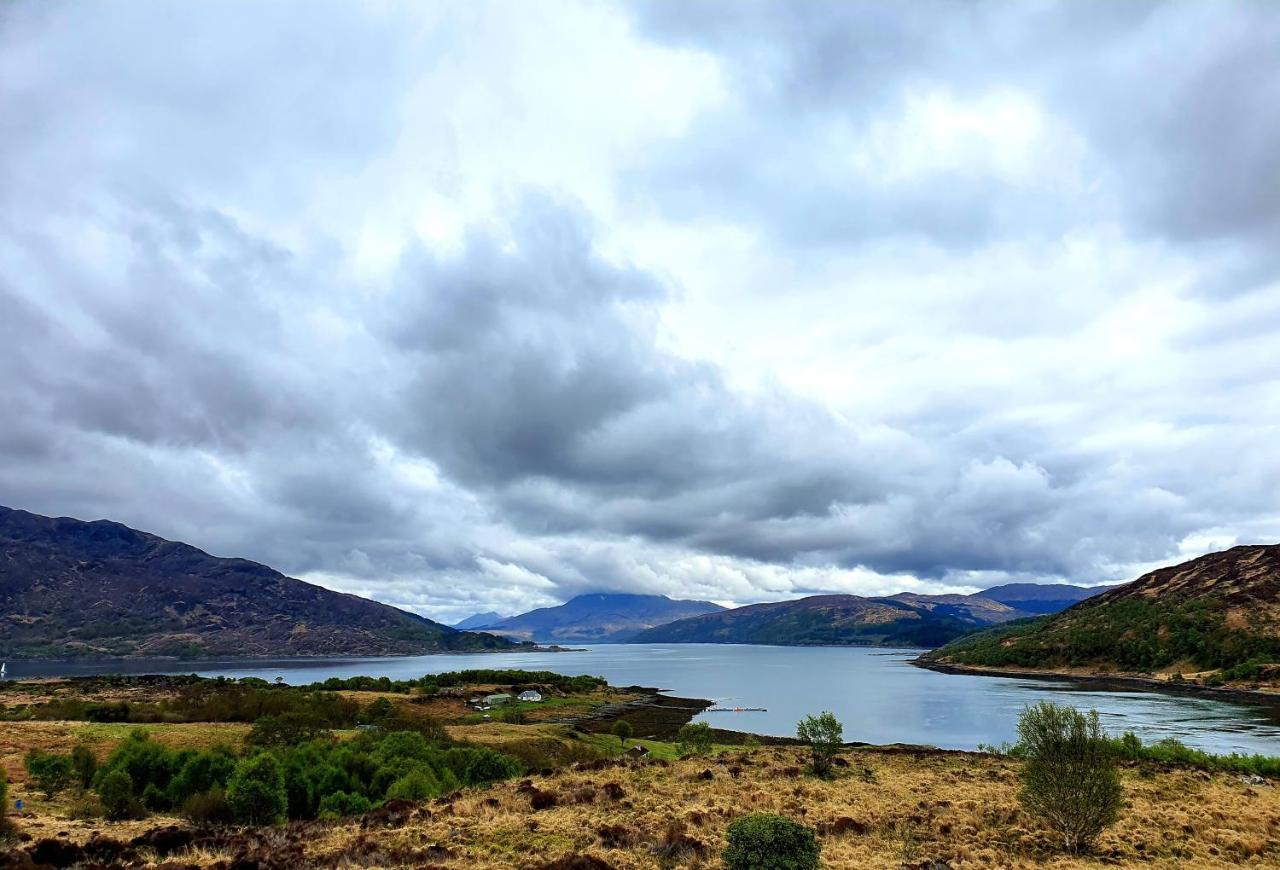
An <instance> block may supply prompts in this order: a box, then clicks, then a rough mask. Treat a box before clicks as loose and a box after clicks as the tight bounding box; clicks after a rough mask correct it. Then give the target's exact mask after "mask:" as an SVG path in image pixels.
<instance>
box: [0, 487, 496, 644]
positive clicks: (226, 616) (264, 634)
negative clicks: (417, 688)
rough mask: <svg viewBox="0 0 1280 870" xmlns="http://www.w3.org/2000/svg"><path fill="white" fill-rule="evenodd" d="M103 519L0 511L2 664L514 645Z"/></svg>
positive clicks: (6, 509) (265, 567) (259, 565)
mask: <svg viewBox="0 0 1280 870" xmlns="http://www.w3.org/2000/svg"><path fill="white" fill-rule="evenodd" d="M517 646H518V645H517V644H515V643H512V642H511V641H509V640H506V639H504V638H500V637H497V636H495V635H491V634H481V633H476V632H468V631H458V630H456V629H453V628H449V627H448V626H444V625H441V624H439V623H436V622H432V621H431V620H429V619H425V618H423V617H421V616H417V615H416V614H412V613H407V612H405V611H403V610H399V609H397V608H395V607H391V606H389V605H386V604H381V603H379V602H377V601H370V600H369V599H366V598H360V597H358V596H355V595H347V594H343V593H340V592H334V591H332V590H330V589H325V588H323V587H321V586H316V585H314V584H311V583H306V582H303V581H301V580H296V579H294V578H292V577H286V576H285V575H284V574H281V573H280V572H279V571H276V570H274V569H272V568H268V567H267V566H266V565H261V564H258V563H257V562H250V561H248V560H246V559H224V558H219V557H217V556H211V555H209V554H208V553H206V552H204V551H203V550H198V549H196V548H195V547H192V546H190V545H188V544H183V543H179V542H176V541H167V540H165V539H164V538H160V537H157V536H155V535H151V534H147V533H146V532H140V531H137V530H135V529H131V528H129V527H127V526H123V525H121V524H120V523H114V522H110V521H107V520H97V521H94V522H84V521H81V520H76V519H71V518H68V517H59V518H52V517H45V516H40V515H38V514H32V513H28V512H26V511H19V510H11V509H9V508H6V507H0V656H3V657H6V658H111V657H120V656H149V655H156V656H182V657H193V656H204V655H216V656H265V655H407V654H417V653H428V652H439V651H445V650H450V651H453V650H487V649H513V648H516V647H517Z"/></svg>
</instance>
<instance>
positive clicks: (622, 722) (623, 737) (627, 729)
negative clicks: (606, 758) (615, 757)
mask: <svg viewBox="0 0 1280 870" xmlns="http://www.w3.org/2000/svg"><path fill="white" fill-rule="evenodd" d="M609 730H610V731H612V732H613V736H614V737H617V738H618V742H619V743H621V744H622V745H623V746H626V745H627V741H628V740H630V739H631V735H632V734H634V733H635V732H634V731H633V730H632V728H631V723H630V722H628V721H627V720H626V719H619V720H618V721H617V722H614V723H613V727H612V728H610V729H609Z"/></svg>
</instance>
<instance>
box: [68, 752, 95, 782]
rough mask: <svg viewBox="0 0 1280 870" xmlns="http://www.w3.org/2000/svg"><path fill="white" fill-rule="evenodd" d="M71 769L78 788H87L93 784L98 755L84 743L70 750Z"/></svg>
mask: <svg viewBox="0 0 1280 870" xmlns="http://www.w3.org/2000/svg"><path fill="white" fill-rule="evenodd" d="M71 771H72V776H73V777H74V778H75V781H76V784H77V785H79V786H80V788H88V787H89V786H90V785H92V784H93V775H94V774H95V773H97V772H98V756H96V755H94V754H93V750H92V749H90V748H89V747H88V746H85V745H84V744H80V745H78V746H76V747H75V748H74V749H72V750H71Z"/></svg>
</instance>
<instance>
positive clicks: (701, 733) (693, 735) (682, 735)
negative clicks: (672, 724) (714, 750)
mask: <svg viewBox="0 0 1280 870" xmlns="http://www.w3.org/2000/svg"><path fill="white" fill-rule="evenodd" d="M711 740H712V734H711V726H710V725H708V724H707V723H706V722H690V723H689V724H687V725H681V726H680V730H679V731H677V732H676V751H677V752H678V753H680V755H682V756H684V755H706V754H708V753H709V752H711Z"/></svg>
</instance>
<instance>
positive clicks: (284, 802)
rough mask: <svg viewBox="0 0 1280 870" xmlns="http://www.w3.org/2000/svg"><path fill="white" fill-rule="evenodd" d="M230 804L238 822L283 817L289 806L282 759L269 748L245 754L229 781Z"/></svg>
mask: <svg viewBox="0 0 1280 870" xmlns="http://www.w3.org/2000/svg"><path fill="white" fill-rule="evenodd" d="M227 806H228V807H230V809H231V815H232V816H233V817H234V818H235V820H236V821H238V822H245V823H248V824H255V825H263V824H274V823H276V822H278V821H280V820H281V819H282V818H284V815H285V812H286V810H288V807H289V797H288V794H287V793H286V792H285V787H284V774H283V772H282V771H281V769H280V762H279V761H277V760H276V757H275V756H274V755H272V754H270V753H269V752H263V753H261V754H258V755H252V756H249V757H248V758H242V759H241V760H240V762H239V763H238V764H236V769H235V771H234V772H233V773H232V774H231V779H230V780H229V781H228V782H227Z"/></svg>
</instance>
